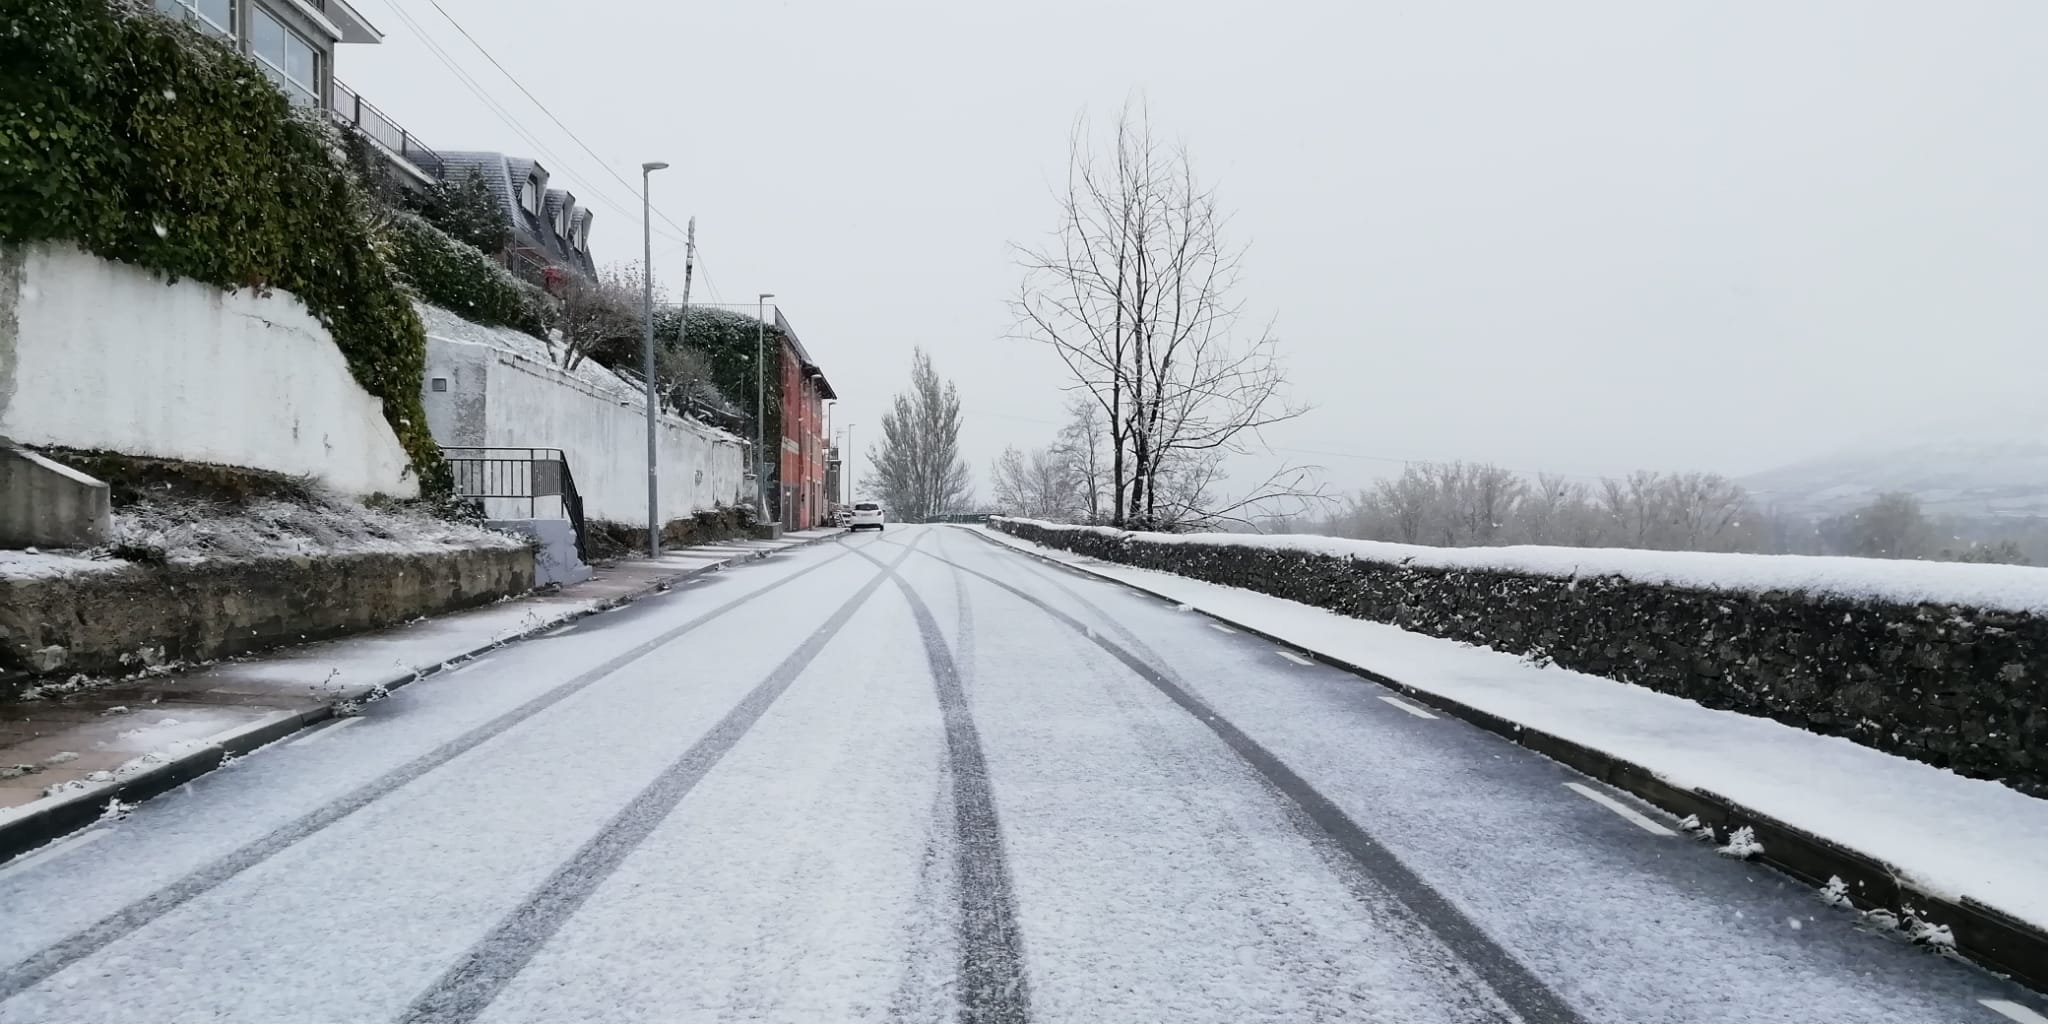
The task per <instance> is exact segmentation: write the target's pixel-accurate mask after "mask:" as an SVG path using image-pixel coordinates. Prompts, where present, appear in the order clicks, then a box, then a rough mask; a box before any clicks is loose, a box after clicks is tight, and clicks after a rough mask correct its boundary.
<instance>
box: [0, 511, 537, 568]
mask: <svg viewBox="0 0 2048 1024" xmlns="http://www.w3.org/2000/svg"><path fill="white" fill-rule="evenodd" d="M113 525H114V529H113V538H112V541H113V542H112V543H111V544H110V545H108V546H107V547H104V548H95V549H92V550H89V551H75V552H62V553H58V552H48V551H38V552H27V551H0V580H27V579H41V578H47V577H51V576H65V575H73V574H77V573H90V572H104V571H108V570H113V569H119V568H122V567H124V566H128V565H132V564H135V562H134V561H133V559H136V558H138V557H139V558H142V559H146V560H147V561H150V562H157V561H161V562H165V563H169V564H174V565H199V564H203V563H207V562H228V561H236V562H239V561H249V560H252V559H260V558H290V557H317V556H322V555H357V554H393V555H402V554H427V553H434V552H449V551H464V550H475V549H498V548H515V547H519V546H520V545H522V544H524V543H525V541H524V540H522V539H521V538H518V537H513V536H511V535H509V534H504V533H499V532H497V531H495V530H487V529H484V528H483V527H480V526H474V525H471V524H468V523H459V522H452V521H450V520H446V519H442V518H440V517H438V516H434V515H432V514H430V513H428V512H425V511H422V510H419V509H412V508H403V507H394V508H374V507H371V506H368V505H363V504H360V503H358V502H356V501H353V500H351V499H349V498H345V497H341V496H339V495H333V494H321V495H315V496H313V497H312V498H310V499H309V500H307V501H304V502H298V501H287V500H283V499H278V498H259V499H254V500H251V501H249V502H247V503H244V504H233V503H218V502H206V501H191V500H174V501H173V500H167V501H145V502H139V503H136V504H133V505H128V506H125V507H122V508H119V509H116V510H114V515H113Z"/></svg>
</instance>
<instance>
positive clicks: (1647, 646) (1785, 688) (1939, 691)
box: [991, 518, 2048, 796]
mask: <svg viewBox="0 0 2048 1024" xmlns="http://www.w3.org/2000/svg"><path fill="white" fill-rule="evenodd" d="M991 525H993V526H994V527H995V528H996V529H998V530H1001V531H1003V532H1005V533H1009V534H1012V535H1014V536H1017V537H1021V538H1023V539H1025V540H1028V541H1032V542H1034V543H1039V544H1045V545H1048V546H1050V547H1055V548H1060V549H1062V550H1065V551H1071V552H1074V553H1075V554H1080V555H1085V556H1088V557H1091V558H1098V559H1101V560H1103V561H1109V562H1118V563H1122V564H1125V565H1133V566H1137V567H1139V568H1144V569H1154V570H1158V571H1161V572H1170V573H1175V574H1177V575H1181V576H1187V577H1191V578H1193V579H1198V580H1203V581H1205V582H1209V583H1216V584H1221V585H1223V586H1230V587H1239V588H1242V589H1245V590H1252V591H1257V592H1258V593H1262V594H1268V595H1271V596H1273V597H1280V598H1285V599H1287V600H1290V601H1298V602H1300V603H1302V604H1306V605H1312V606H1314V607H1318V608H1325V609H1328V610H1330V611H1334V612H1337V613H1340V614H1343V615H1349V616H1352V617H1354V618H1360V619H1368V620H1371V621H1374V622H1383V623H1387V624H1389V625H1393V626H1398V627H1400V628H1401V629H1404V630H1407V631H1409V632H1412V633H1421V634H1423V635H1426V636H1433V637H1440V638H1443V639H1448V640H1457V641H1461V642H1464V643H1471V644H1480V645H1484V646H1486V647H1490V648H1493V649H1494V650H1497V651H1503V652H1506V653H1509V654H1515V655H1521V656H1526V657H1529V658H1531V659H1535V660H1537V661H1540V662H1545V663H1555V664H1558V665H1561V666H1564V667H1565V668H1569V669H1574V670H1577V671H1580V672H1586V673H1589V674H1592V675H1597V676H1604V677H1607V678H1609V679H1616V680H1620V681H1622V682H1626V683H1634V684H1636V685H1638V686H1643V687H1647V688H1649V689H1652V690H1657V691H1659V692H1662V693H1667V694H1671V695H1673V696H1677V697H1683V698H1686V699H1688V700H1693V701H1697V702H1699V703H1700V704H1702V705H1705V706H1706V707H1710V708H1717V709H1721V710H1727V711H1738V712H1741V713H1743V714H1748V715H1755V716H1758V717H1763V718H1770V719H1774V720H1776V721H1779V722H1782V723H1785V724H1787V725H1791V726H1795V727H1797V728H1801V729H1806V730H1808V731H1810V732H1816V733H1820V734H1822V735H1828V736H1840V737H1843V738H1845V739H1848V740H1852V741H1854V742H1857V743H1861V744H1863V745H1865V746H1868V747H1873V748H1875V749H1878V750H1882V751H1886V752H1888V753H1893V754H1899V755H1901V756H1904V757H1910V758H1913V759H1915V760H1919V761H1925V762H1927V763H1929V764H1933V765H1938V766H1940V767H1943V768H1948V769H1951V770H1953V771H1955V772H1956V773H1958V774H1961V775H1967V776H1970V777H1973V778H1981V779H1996V780H1999V781H2002V782H2004V783H2005V784H2006V785H2008V786H2011V787H2012V788H2014V789H2016V790H2019V791H2020V792H2023V793H2029V794H2033V795H2036V796H2048V615H2044V614H2042V613H2041V612H2040V611H2039V607H2040V605H2039V594H2040V593H2041V591H2040V590H2039V589H2038V588H2037V589H2032V590H2030V589H2029V587H2028V586H2027V584H2026V581H2027V580H2029V579H2030V578H2031V579H2036V580H2038V579H2039V578H2041V577H2048V570H2043V569H2030V568H2027V567H2024V566H1995V565H1940V564H1933V563H1925V562H1878V561H1875V560H1869V559H1855V558H1830V559H1798V560H1796V561H1793V562H1791V563H1785V562H1783V561H1782V560H1783V559H1787V558H1789V557H1790V556H1782V555H1706V556H1695V555H1694V554H1693V553H1690V552H1668V551H1606V550H1586V551H1575V550H1573V549H1567V548H1494V549H1479V548H1465V549H1432V548H1415V547H1402V546H1401V545H1387V544H1378V545H1370V546H1362V545H1365V542H1363V541H1344V540H1335V539H1332V538H1327V537H1252V536H1244V535H1235V534H1189V535H1182V536H1172V535H1167V534H1158V533H1124V532H1121V531H1117V530H1108V529H1100V528H1090V527H1067V526H1058V525H1054V524H1050V523H1040V522H1034V521H1031V520H1026V519H1003V518H998V519H995V520H992V521H991ZM1388 549H1398V553H1400V554H1402V555H1403V556H1404V557H1399V558H1395V557H1387V556H1388V555H1389V554H1393V553H1396V552H1392V551H1389V550H1388ZM1812 563H1820V564H1819V565H1817V566H1816V565H1813V564H1812ZM1847 563H1865V564H1862V565H1854V564H1847ZM1786 564H1790V565H1792V566H1795V567H1800V566H1804V568H1793V569H1783V568H1780V567H1781V566H1783V565H1786ZM1572 567H1576V568H1572ZM1823 570H1824V571H1823ZM2029 574H2031V576H2030V575H2029ZM2030 595H2032V596H2030ZM1922 602H1926V603H1922Z"/></svg>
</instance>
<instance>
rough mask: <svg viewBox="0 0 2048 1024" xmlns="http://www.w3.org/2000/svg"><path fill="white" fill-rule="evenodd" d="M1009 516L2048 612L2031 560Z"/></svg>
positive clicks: (1336, 552) (1192, 538)
mask: <svg viewBox="0 0 2048 1024" xmlns="http://www.w3.org/2000/svg"><path fill="white" fill-rule="evenodd" d="M1008 521H1010V522H1016V523H1023V524H1027V525H1029V526H1032V527H1035V528H1037V529H1042V530H1050V531H1074V532H1078V533H1088V534H1095V535H1098V536H1101V537H1105V538H1119V537H1128V538H1131V539H1135V540H1143V541H1145V542H1147V543H1153V544H1187V545H1197V546H1211V547H1217V546H1228V547H1247V548H1257V549H1265V550H1281V551H1290V552H1300V553H1302V554H1312V555H1327V556H1331V557H1336V558H1349V559H1355V560H1358V561H1365V562H1383V563H1387V564H1390V565H1402V566H1409V567H1414V568H1431V569H1451V570H1485V571H1492V572H1514V573H1526V574H1530V575H1535V576H1552V577H1557V578H1560V579H1585V578H1589V577H1599V576H1618V577H1621V578H1623V579H1627V580H1630V581H1633V582H1636V583H1648V584H1654V585H1659V586H1674V587H1688V588H1694V589H1700V590H1720V591H1727V592H1731V593H1741V594H1766V593H1774V592H1795V593H1805V594H1814V595H1823V596H1829V597H1840V598H1847V599H1849V600H1856V601H1882V602H1888V603H1893V604H1920V603H1932V604H1954V605H1962V606H1965V607H1970V608H1985V609H1994V610H1998V611H2012V612H2036V613H2048V568H2039V567H2035V566H2025V565H1979V564H1969V563H1962V562H1918V561H1906V560H1897V559H1881V558H1847V557H1840V556H1827V555H1741V554H1723V553H1718V552H1709V551H1637V550H1632V549H1625V548H1565V547H1537V546H1531V545H1520V546H1512V547H1485V548H1438V547H1428V546H1426V545H1420V544H1391V543H1386V542H1384V541H1371V540H1350V539H1347V538H1343V537H1318V536H1305V535H1298V534H1288V535H1277V536H1267V535H1260V534H1241V533H1185V534H1170V533H1138V532H1130V533H1127V532H1125V531H1122V530H1114V529H1110V528H1108V527H1100V526H1069V525H1066V524H1062V523H1046V522H1040V521H1037V520H1031V519H1015V520H1008Z"/></svg>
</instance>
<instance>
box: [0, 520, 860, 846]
mask: <svg viewBox="0 0 2048 1024" xmlns="http://www.w3.org/2000/svg"><path fill="white" fill-rule="evenodd" d="M839 536H840V534H837V533H833V534H827V535H826V536H823V537H808V538H805V539H803V540H801V541H798V542H796V543H792V544H786V545H784V546H782V547H778V548H767V549H763V550H759V551H749V552H746V553H745V554H739V555H734V556H732V557H731V558H727V559H722V560H720V561H717V562H712V563H710V564H708V565H700V566H697V567H695V568H692V569H687V570H684V571H681V572H676V573H671V574H669V575H666V576H663V577H660V578H659V579H656V580H654V581H652V582H650V583H648V584H647V585H646V586H644V587H640V588H638V589H635V590H631V591H628V592H626V593H623V594H619V595H617V596H615V597H612V598H609V599H606V600H604V601H601V602H599V603H597V604H595V605H592V606H591V607H589V608H584V609H580V610H578V611H574V612H570V613H568V614H566V615H563V616H562V617H560V618H557V619H550V620H548V621H547V622H543V623H539V624H537V625H535V626H533V627H531V628H529V629H524V630H521V631H519V632H517V633H514V634H512V635H510V636H506V637H502V638H500V639H497V640H493V641H491V642H490V643H486V644H479V645H477V646H475V647H472V648H470V649H468V650H465V651H462V652H460V653H456V654H450V655H448V656H447V657H444V658H442V659H440V661H438V662H436V663H435V664H434V665H432V666H429V667H427V668H425V669H422V670H420V671H417V672H402V673H394V674H393V675H392V676H391V677H390V678H387V679H384V680H381V681H379V682H375V683H369V684H359V685H356V686H350V687H346V688H343V689H341V690H339V691H337V695H336V698H335V700H334V701H332V702H330V703H326V704H321V705H318V706H316V707H311V708H305V709H301V710H289V709H287V710H282V711H278V712H276V713H275V714H271V715H267V716H265V717H263V718H260V719H257V720H256V721H254V722H249V723H247V724H244V725H239V726H236V727H235V728H233V729H229V730H227V731H225V732H220V733H216V734H214V735H213V736H209V737H207V738H206V740H205V741H204V742H203V743H202V744H201V745H199V746H198V747H195V748H193V749H192V750H189V751H186V752H185V753H183V754H180V755H178V756H177V757H174V758H171V759H169V760H167V761H165V762H164V763H162V764H158V765H153V766H151V767H149V768H147V769H145V770H143V771H139V772H136V773H134V774H132V775H129V776H127V777H125V778H119V779H115V780H114V781H111V782H105V783H99V784H96V785H91V786H89V787H87V788H84V789H79V790H76V791H73V792H68V793H62V794H58V795H56V796H46V797H43V798H42V799H40V800H36V801H34V802H32V803H27V804H23V805H21V806H20V807H19V808H17V809H16V810H15V811H14V812H13V814H12V815H11V816H9V817H7V818H5V819H4V820H0V867H5V866H6V864H7V862H9V861H11V860H13V859H14V858H16V857H19V856H21V855H22V854H25V853H30V852H32V851H34V850H36V849H37V848H39V847H42V846H44V845H46V844H48V843H51V842H54V841H56V840H58V839H62V838H64V837H65V836H68V835H70V834H71V833H73V832H76V831H78V830H80V829H82V828H85V827H87V826H89V825H91V824H93V823H94V822H96V821H98V820H100V818H101V816H102V815H103V814H104V813H105V812H106V809H107V807H108V805H109V804H110V803H111V802H112V801H115V800H119V801H121V802H122V803H125V804H135V803H140V802H142V801H144V800H147V799H149V798H150V797H153V796H157V795H158V794H161V793H164V792H167V791H169V790H171V789H175V788H177V787H178V786H182V785H184V784H185V783H187V782H190V781H192V780H193V779H196V778H198V777H200V776H202V775H205V774H206V773H208V772H211V771H213V770H214V769H216V768H219V767H221V766H222V765H223V764H224V763H226V762H227V761H229V760H230V759H232V758H236V757H240V756H242V755H243V754H247V753H249V752H250V751H252V750H255V749H257V748H259V747H263V746H267V745H269V744H271V743H275V742H277V741H278V740H281V739H284V738H285V737H287V736H290V735H292V734H293V733H296V732H298V731H299V730H301V729H305V728H307V727H309V726H314V725H318V724H320V723H321V722H324V721H327V720H328V719H330V718H333V717H334V716H335V705H336V704H341V703H347V702H349V701H356V700H361V699H363V698H364V697H367V696H368V695H370V694H371V693H372V692H374V691H376V690H379V689H382V690H384V691H386V692H389V691H391V690H396V689H398V688H400V687H403V686H406V685H409V684H411V683H413V682H416V681H418V680H421V679H425V678H427V677H428V676H432V675H435V674H437V673H439V672H440V671H441V666H442V665H445V664H452V663H455V662H459V661H468V660H469V659H471V658H474V657H477V656H478V655H481V654H485V653H487V652H489V651H493V650H496V649H498V648H500V647H504V646H506V645H508V644H514V643H518V642H519V641H521V640H525V639H528V638H530V637H533V636H535V635H537V634H539V633H544V632H547V631H549V630H552V629H555V628H557V627H559V626H562V625H564V624H567V623H570V622H575V621H577V620H579V619H584V618H588V617H589V616H592V615H596V614H598V613H600V612H606V611H610V610H612V609H614V608H617V607H620V606H621V605H626V604H631V603H632V602H634V601H638V600H640V599H642V598H645V597H648V596H650V595H653V594H658V593H662V592H663V591H666V590H669V589H671V588H673V587H674V586H675V585H676V583H677V582H679V581H681V580H684V579H688V578H690V577H693V576H702V575H705V574H707V573H714V572H722V571H724V570H726V569H730V568H732V567H733V566H737V565H743V564H745V563H747V562H756V561H760V560H762V559H764V558H768V557H771V556H773V555H779V554H782V553H783V552H785V551H795V550H797V549H799V548H804V547H809V546H810V545H813V544H819V543H823V542H825V541H828V540H834V539H837V538H838V537H839Z"/></svg>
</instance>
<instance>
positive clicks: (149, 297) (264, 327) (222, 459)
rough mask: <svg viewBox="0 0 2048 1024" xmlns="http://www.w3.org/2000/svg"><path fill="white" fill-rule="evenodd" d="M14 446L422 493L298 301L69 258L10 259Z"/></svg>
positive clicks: (4, 359)
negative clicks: (91, 451)
mask: <svg viewBox="0 0 2048 1024" xmlns="http://www.w3.org/2000/svg"><path fill="white" fill-rule="evenodd" d="M0 435H4V436H6V437H11V438H13V439H14V440H15V441H18V442H21V443H23V444H30V445H39V444H40V445H62V446H66V447H71V448H90V449H101V450H106V451H115V452H123V453H126V454H130V455H147V456H155V457H158V458H170V459H184V460H187V461H192V462H211V463H218V464H222V465H228V466H245V467H250V468H254V469H265V470H270V471H272V472H276V473H285V474H290V475H293V476H309V477H312V478H314V479H316V480H318V481H320V482H322V483H325V484H327V485H328V486H330V487H333V488H335V489H336V490H339V491H342V492H344V493H348V494H354V495H368V494H373V493H382V494H388V495H392V496H394V497H412V496H414V495H416V494H418V493H419V484H418V481H417V480H415V479H414V478H413V477H412V474H411V472H410V468H409V467H410V461H409V460H408V459H407V458H406V455H405V449H404V448H402V447H400V446H399V443H398V437H397V435H396V434H394V433H393V432H392V430H391V426H390V424H388V423H386V422H385V421H384V414H383V411H382V409H381V407H380V404H379V403H378V401H377V399H375V398H373V397H371V396H370V393H369V392H367V391H364V390H363V388H362V386H361V385H359V384H357V383H356V381H355V378H354V377H352V376H350V374H349V371H348V364H347V362H346V361H344V360H343V358H342V355H341V350H340V349H339V348H337V347H335V344H334V339H333V337H331V336H330V335H329V334H328V333H327V330H326V329H325V328H323V327H321V326H320V323H319V321H317V320H315V319H314V318H313V315H312V314H311V313H309V312H307V310H306V307H305V306H304V305H303V304H302V303H300V302H299V300H298V299H297V298H295V297H293V296H292V295H290V294H289V293H286V292H273V293H271V294H270V295H269V296H267V297H266V296H259V295H256V294H254V293H253V292H250V291H247V290H244V291H240V292H223V291H221V290H220V289H218V288H215V287H213V286H211V285H207V284H202V283H200V282H197V281H190V280H185V281H179V282H177V283H174V284H166V283H165V281H164V279H163V278H162V277H160V276H158V275H156V274H154V273H151V272H149V271H146V270H143V269H140V268H138V267H133V266H130V265H127V264H123V263H115V262H112V261H108V260H103V259H100V258H98V257H96V256H90V255H87V254H86V253H84V252H81V251H80V250H78V249H77V248H74V247H72V246H69V245H61V246H53V245H33V246H26V247H7V248H5V249H0Z"/></svg>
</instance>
